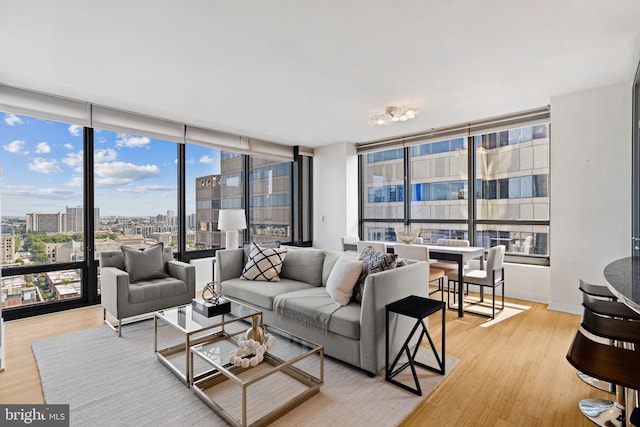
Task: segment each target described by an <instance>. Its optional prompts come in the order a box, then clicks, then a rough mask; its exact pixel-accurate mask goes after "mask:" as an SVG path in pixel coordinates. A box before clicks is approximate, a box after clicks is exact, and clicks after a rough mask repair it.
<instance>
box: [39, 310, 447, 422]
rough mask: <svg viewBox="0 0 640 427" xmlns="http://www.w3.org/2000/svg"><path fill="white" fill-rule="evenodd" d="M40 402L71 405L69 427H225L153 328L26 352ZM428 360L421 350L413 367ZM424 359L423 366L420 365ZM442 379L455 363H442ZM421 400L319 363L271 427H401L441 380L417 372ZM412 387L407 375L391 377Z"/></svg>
mask: <svg viewBox="0 0 640 427" xmlns="http://www.w3.org/2000/svg"><path fill="white" fill-rule="evenodd" d="M32 350H33V354H34V356H35V359H36V362H37V365H38V369H39V372H40V378H41V382H42V388H43V391H44V397H45V402H46V403H50V404H54V403H65V404H69V405H70V412H71V415H70V420H71V425H72V426H89V425H90V426H109V427H113V426H131V425H145V426H146V425H153V426H169V425H171V426H175V425H185V424H186V425H207V426H223V425H226V424H225V423H224V422H223V421H222V420H221V419H220V418H218V417H217V416H216V415H215V413H214V412H213V411H211V410H210V409H209V407H208V406H206V405H205V404H204V403H203V402H202V401H201V400H200V399H199V398H198V397H197V396H196V395H195V394H193V392H192V391H191V390H190V389H188V388H187V387H186V386H184V385H183V384H182V382H180V380H179V379H178V378H177V377H176V376H174V375H173V374H172V373H171V372H170V371H169V370H168V369H167V368H166V367H165V366H164V365H162V364H161V363H160V362H159V361H158V360H157V358H156V356H155V354H154V353H153V322H151V321H144V322H140V323H137V324H132V325H128V326H125V327H124V329H123V336H122V338H118V337H117V336H116V335H115V334H114V333H113V332H112V331H111V330H110V329H109V328H108V327H107V326H101V327H96V328H92V329H87V330H83V331H80V332H75V333H72V334H68V335H62V336H59V337H52V338H48V339H45V340H42V341H36V342H33V344H32ZM432 357H433V355H432V354H431V353H430V352H428V351H427V350H426V349H423V348H421V350H420V352H419V357H418V359H422V360H423V361H426V359H429V358H431V359H432ZM425 358H426V359H425ZM445 360H446V367H447V374H448V373H449V372H450V371H451V369H453V368H454V367H455V366H456V364H457V362H458V360H457V359H456V358H454V357H451V356H447V357H446V359H445ZM417 374H418V377H419V381H420V385H421V387H422V392H423V396H422V397H420V396H416V395H414V394H412V393H409V392H407V391H405V390H402V389H401V388H399V387H397V386H395V385H393V384H390V383H388V382H386V381H384V372H380V373H378V375H376V377H375V378H369V377H368V376H367V375H366V374H365V373H364V372H362V371H360V370H358V369H355V368H353V367H351V366H349V365H346V364H343V363H341V362H339V361H336V360H333V359H331V358H329V357H325V377H324V382H325V383H324V385H323V386H322V387H321V389H320V393H318V394H317V395H315V396H313V397H311V398H310V399H309V400H307V401H306V402H303V403H302V404H301V405H300V406H298V407H296V408H294V409H293V410H291V411H290V412H288V413H286V414H285V415H283V416H282V417H280V418H279V419H277V420H276V421H275V422H274V423H273V424H272V425H275V426H302V425H304V426H316V425H317V426H320V425H323V426H326V425H332V426H353V425H384V426H392V425H398V424H400V423H401V422H402V421H403V420H404V419H405V418H406V416H407V415H409V414H410V413H411V412H412V411H413V410H414V409H415V408H416V406H417V405H418V404H419V403H420V402H421V401H422V400H423V399H424V398H425V396H427V395H428V394H429V393H430V392H432V391H433V390H434V389H435V388H436V387H437V386H438V384H440V383H441V382H442V381H443V379H444V378H446V375H445V376H442V375H438V374H436V373H433V372H431V371H427V370H424V369H420V368H418V369H417ZM397 378H398V379H400V380H401V381H403V382H407V383H408V384H411V383H410V381H411V373H410V370H409V369H407V370H405V372H403V373H402V374H401V375H399V376H398V377H397Z"/></svg>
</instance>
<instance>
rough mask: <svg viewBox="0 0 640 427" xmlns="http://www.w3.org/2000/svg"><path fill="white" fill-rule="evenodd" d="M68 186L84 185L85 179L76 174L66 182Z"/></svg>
mask: <svg viewBox="0 0 640 427" xmlns="http://www.w3.org/2000/svg"><path fill="white" fill-rule="evenodd" d="M65 185H66V186H67V187H82V186H83V185H84V179H83V178H82V177H81V176H74V177H73V178H71V179H70V180H69V181H68V182H67V183H66V184H65Z"/></svg>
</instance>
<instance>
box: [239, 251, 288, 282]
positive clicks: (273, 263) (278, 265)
mask: <svg viewBox="0 0 640 427" xmlns="http://www.w3.org/2000/svg"><path fill="white" fill-rule="evenodd" d="M286 254H287V249H286V248H263V247H261V246H258V245H256V244H255V243H251V251H250V252H249V260H248V261H247V263H246V264H245V266H244V268H243V269H242V276H241V278H242V279H247V280H261V281H265V282H279V281H280V271H281V270H282V261H283V260H284V257H285V255H286Z"/></svg>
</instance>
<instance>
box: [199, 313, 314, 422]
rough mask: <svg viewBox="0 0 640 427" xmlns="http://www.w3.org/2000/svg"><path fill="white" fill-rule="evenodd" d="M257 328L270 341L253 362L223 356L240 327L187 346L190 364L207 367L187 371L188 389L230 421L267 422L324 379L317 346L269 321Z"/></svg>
mask: <svg viewBox="0 0 640 427" xmlns="http://www.w3.org/2000/svg"><path fill="white" fill-rule="evenodd" d="M262 328H263V330H264V333H265V334H271V335H273V336H274V337H275V342H274V344H273V345H272V346H271V348H269V349H268V350H267V352H266V353H264V360H263V361H262V362H261V363H258V364H257V365H256V366H249V367H242V366H236V365H234V364H233V363H230V362H229V355H230V354H231V353H232V352H235V351H237V350H238V348H240V346H239V344H238V341H239V340H243V339H244V338H245V331H241V332H238V333H232V332H230V331H225V333H224V334H221V335H219V336H218V337H214V338H212V339H211V340H210V341H209V342H202V343H200V344H197V345H193V346H192V347H191V351H190V356H189V358H190V359H191V362H190V365H189V366H190V367H191V369H194V365H195V364H196V363H197V362H198V361H199V362H200V363H202V362H204V363H206V364H208V365H209V367H210V369H209V371H208V372H207V373H204V374H200V375H195V374H194V372H191V373H190V375H189V378H191V389H192V390H193V392H194V393H195V394H196V395H197V396H198V397H199V398H200V399H201V400H203V401H204V402H205V403H206V404H207V405H208V406H209V407H210V408H211V409H213V411H214V412H215V413H216V414H218V415H219V416H220V417H221V418H223V419H224V420H225V421H226V422H227V423H229V424H230V425H234V426H243V427H244V426H249V425H250V426H261V425H267V424H269V423H270V422H272V421H273V420H275V419H276V418H278V417H279V416H281V415H282V414H284V413H285V412H288V411H290V410H291V409H292V408H294V407H295V406H297V405H299V404H300V403H302V402H304V401H305V400H307V399H309V398H310V397H311V396H313V395H314V394H316V393H318V392H319V391H320V386H321V385H322V384H323V383H324V347H323V346H321V345H318V344H315V343H312V342H309V341H307V340H304V339H302V338H299V337H296V336H294V335H292V334H290V333H288V332H285V331H283V330H281V329H278V328H275V327H272V326H267V325H262ZM250 357H251V355H248V356H245V358H250Z"/></svg>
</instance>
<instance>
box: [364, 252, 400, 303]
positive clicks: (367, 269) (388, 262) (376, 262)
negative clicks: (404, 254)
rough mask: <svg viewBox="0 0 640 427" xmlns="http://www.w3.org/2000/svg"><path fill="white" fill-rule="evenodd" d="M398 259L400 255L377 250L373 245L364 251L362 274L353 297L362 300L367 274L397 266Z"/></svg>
mask: <svg viewBox="0 0 640 427" xmlns="http://www.w3.org/2000/svg"><path fill="white" fill-rule="evenodd" d="M397 259H398V255H396V254H387V253H382V252H376V251H375V249H373V248H372V247H371V246H369V247H367V248H366V249H365V250H364V251H362V253H361V254H360V261H362V262H363V267H362V274H361V275H360V278H359V279H358V283H356V286H355V287H354V288H353V299H354V300H356V301H358V302H362V295H363V293H364V282H365V280H366V278H367V275H369V274H370V273H377V272H379V271H385V270H391V269H394V268H396V260H397Z"/></svg>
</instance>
